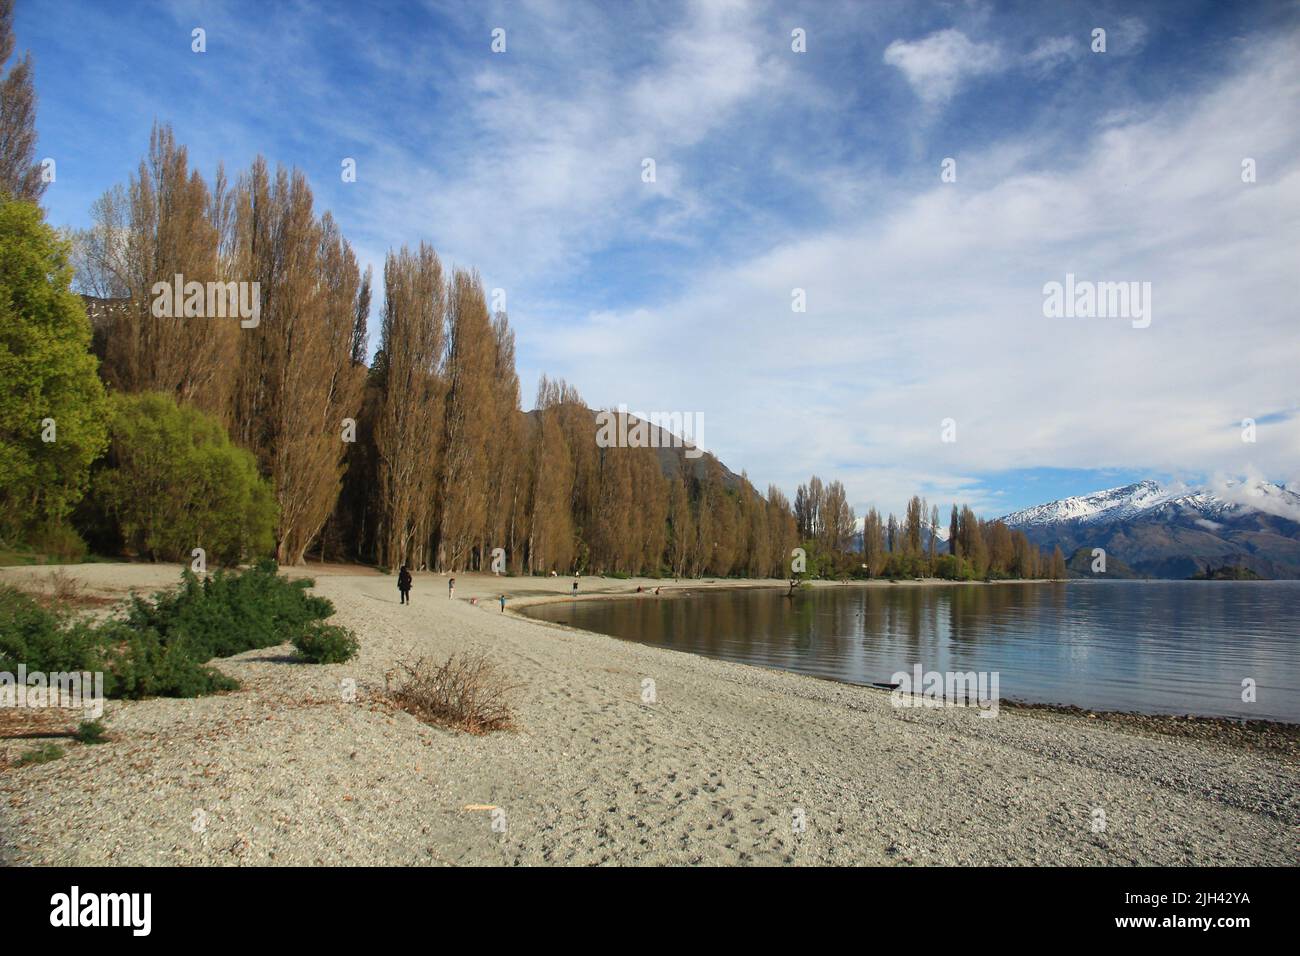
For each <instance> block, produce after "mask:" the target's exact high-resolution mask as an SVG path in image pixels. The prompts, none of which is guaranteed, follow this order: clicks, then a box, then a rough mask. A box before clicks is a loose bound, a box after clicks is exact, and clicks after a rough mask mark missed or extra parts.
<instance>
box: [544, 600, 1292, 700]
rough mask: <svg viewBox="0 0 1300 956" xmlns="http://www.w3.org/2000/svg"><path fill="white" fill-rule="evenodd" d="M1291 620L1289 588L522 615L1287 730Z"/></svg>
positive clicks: (1024, 696) (823, 666) (1007, 694)
mask: <svg viewBox="0 0 1300 956" xmlns="http://www.w3.org/2000/svg"><path fill="white" fill-rule="evenodd" d="M1297 608H1300V581H1262V582H1236V581H1112V582H1092V581H1083V582H1077V583H1071V584H1024V585H1021V584H998V585H965V586H956V587H924V586H917V587H910V586H909V587H892V588H891V587H842V588H816V589H811V590H809V591H806V592H804V593H802V594H798V595H796V596H795V597H793V598H787V597H786V596H785V590H784V589H779V590H778V589H761V590H760V589H753V590H728V591H699V592H696V593H694V594H691V595H689V596H681V597H678V596H673V597H669V596H664V597H659V598H656V597H653V596H649V595H642V596H637V597H635V598H628V599H614V600H598V601H573V602H561V603H557V604H543V605H537V606H535V607H531V608H528V609H527V610H526V613H528V614H530V615H531V616H533V617H536V618H540V619H544V620H548V621H559V622H564V623H566V624H570V625H572V626H573V627H580V628H584V629H586V630H591V631H599V632H601V633H604V634H610V635H613V636H614V637H621V638H625V639H627V640H632V641H639V642H641V643H643V644H653V645H655V646H657V647H668V648H673V649H675V650H679V651H690V652H692V653H696V654H703V655H705V656H707V657H717V658H721V659H723V660H729V661H739V662H741V663H745V664H757V665H759V666H762V667H772V668H779V669H781V670H788V671H795V672H798V673H801V674H812V675H814V676H817V677H826V678H831V679H833V680H838V681H844V682H847V683H852V684H871V683H875V682H885V681H888V680H889V678H890V676H891V675H892V674H893V673H894V672H896V671H907V672H909V673H911V671H912V668H913V665H915V664H920V665H921V666H922V668H923V669H924V670H927V671H940V672H944V671H961V672H965V671H997V672H998V673H999V683H1000V688H999V690H1000V696H1001V697H1002V698H1003V699H1007V700H1020V701H1027V702H1034V703H1054V704H1075V705H1078V706H1080V707H1088V708H1092V709H1098V710H1131V711H1140V712H1145V713H1173V714H1186V713H1192V714H1204V715H1214V716H1228V717H1255V718H1264V719H1269V720H1285V721H1290V722H1293V723H1300V624H1297V618H1296V611H1297ZM1245 678H1252V679H1253V680H1254V681H1255V685H1256V701H1255V703H1253V704H1250V703H1244V702H1243V701H1242V700H1241V694H1242V680H1243V679H1245Z"/></svg>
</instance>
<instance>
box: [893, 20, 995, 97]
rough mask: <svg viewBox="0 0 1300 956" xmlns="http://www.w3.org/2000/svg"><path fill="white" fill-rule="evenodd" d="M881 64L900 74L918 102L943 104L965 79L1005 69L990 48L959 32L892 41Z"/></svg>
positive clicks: (992, 48) (946, 32)
mask: <svg viewBox="0 0 1300 956" xmlns="http://www.w3.org/2000/svg"><path fill="white" fill-rule="evenodd" d="M884 61H885V63H887V64H889V65H890V66H895V67H897V68H898V69H899V70H901V71H902V73H903V76H904V77H906V78H907V82H908V83H909V84H910V85H911V87H912V89H913V91H914V92H915V93H916V95H917V96H919V97H920V98H921V100H922V101H923V102H925V103H929V104H938V103H944V102H946V101H948V100H949V99H951V98H952V97H953V95H954V94H955V93H956V92H957V90H958V88H959V87H960V86H961V85H962V84H963V83H964V82H965V81H966V80H967V79H969V78H971V77H974V76H980V75H983V74H986V73H993V72H996V71H998V70H1000V69H1002V68H1004V66H1005V62H1004V61H1003V59H1002V55H1001V53H1000V52H999V51H998V48H997V47H996V46H994V45H993V44H988V43H975V42H973V41H972V40H971V39H970V38H969V37H967V36H966V34H964V33H962V32H961V31H960V30H952V29H949V30H940V31H938V32H937V33H931V34H930V35H929V36H927V37H924V38H922V39H920V40H915V41H907V40H895V41H894V42H893V43H891V44H889V46H888V47H886V48H885V56H884Z"/></svg>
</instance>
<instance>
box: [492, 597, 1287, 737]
mask: <svg viewBox="0 0 1300 956" xmlns="http://www.w3.org/2000/svg"><path fill="white" fill-rule="evenodd" d="M647 580H653V579H647ZM816 583H818V584H822V585H827V586H831V587H853V586H854V585H868V586H871V585H876V586H886V587H887V586H890V585H891V584H893V583H896V582H889V581H859V582H847V583H845V582H838V581H836V582H816ZM897 583H902V582H897ZM906 583H908V584H913V585H914V586H923V585H925V584H928V583H929V580H928V579H927V580H925V581H915V582H906ZM935 583H938V584H947V585H957V584H1064V583H1067V582H1066V581H1040V580H1014V581H1013V580H1007V581H989V582H984V581H978V582H976V581H940V580H936V582H935ZM1104 583H1111V582H1104ZM710 584H712V582H710ZM788 586H789V585H788V584H782V583H781V582H779V581H760V582H756V583H754V584H743V585H740V586H738V587H728V586H727V585H725V584H721V585H717V586H710V587H707V588H706V587H700V588H698V589H697V591H704V590H709V591H720V590H754V589H758V588H765V589H771V590H780V589H782V588H787V587H788ZM675 587H676V585H675ZM687 587H688V586H687V585H681V586H680V588H679V589H678V590H680V591H681V592H684V593H677V594H668V593H666V589H665V593H664V594H661V595H655V594H653V593H641V594H638V593H637V592H636V591H617V592H605V591H600V592H587V593H586V594H583V593H579V595H578V597H577V598H574V597H572V596H571V595H566V594H552V595H545V596H540V595H539V596H531V597H527V598H516V599H514V600H513V601H511V602H510V603H508V604H507V606H506V613H507V614H514V615H516V616H518V617H519V618H521V619H523V620H527V621H530V622H532V623H534V624H542V625H545V626H548V627H554V628H558V629H561V630H565V631H570V632H575V633H582V634H597V635H599V636H601V637H608V638H612V639H614V640H620V641H624V640H626V641H630V639H629V638H622V637H618V636H617V635H613V634H605V633H603V632H601V631H592V630H589V629H587V628H582V627H578V626H576V625H573V624H570V623H568V622H565V621H550V620H546V619H544V618H537V617H532V616H531V615H529V614H527V613H524V612H525V610H526V609H527V608H530V607H538V606H545V605H553V604H561V603H564V602H565V601H569V602H574V601H618V600H632V599H637V598H653V597H656V596H657V597H659V598H660V599H663V598H671V599H673V600H681V599H683V598H687V597H691V596H693V595H692V594H691V592H689V591H688V590H686V588H687ZM630 642H631V643H640V642H637V641H630ZM642 646H645V647H655V648H657V649H659V650H665V651H670V652H673V653H678V654H688V655H691V656H694V657H702V658H705V659H707V660H723V658H712V657H708V656H707V655H703V654H699V653H698V652H696V651H689V650H681V649H678V648H672V647H662V646H661V645H656V644H643V645H642ZM728 662H729V663H733V664H737V665H739V666H741V667H758V668H760V669H763V670H774V671H778V672H780V673H784V674H798V675H799V676H801V677H810V678H812V679H813V680H824V681H829V682H831V683H833V684H842V685H844V686H846V687H859V688H863V689H866V690H870V691H874V692H877V693H881V694H889V693H890V691H888V690H886V689H884V688H882V687H877V686H876V685H874V684H861V683H856V682H854V681H845V680H839V679H837V678H834V677H826V676H822V675H819V674H806V673H803V672H800V671H791V670H785V669H783V668H779V667H766V666H764V665H761V664H751V663H747V662H745V661H728ZM998 706H999V707H1007V708H1013V709H1016V710H1021V711H1026V712H1035V711H1038V712H1042V713H1045V714H1054V715H1059V716H1061V717H1067V718H1071V719H1079V720H1098V721H1102V722H1106V723H1110V724H1115V725H1118V726H1119V727H1120V728H1122V729H1124V730H1127V731H1129V732H1132V733H1134V734H1141V733H1144V732H1145V733H1160V734H1164V735H1166V736H1170V737H1180V738H1192V739H1198V740H1206V741H1216V742H1220V743H1223V744H1225V745H1227V746H1239V747H1245V748H1246V749H1251V748H1258V749H1263V750H1269V751H1272V752H1275V753H1278V754H1281V755H1283V756H1287V757H1290V758H1292V759H1300V722H1292V721H1286V720H1272V719H1267V718H1258V717H1231V716H1225V715H1220V714H1192V713H1147V712H1145V711H1137V710H1105V709H1098V708H1092V707H1083V706H1081V705H1078V704H1065V703H1059V702H1052V701H1027V700H1020V699H1017V698H1009V697H1002V698H999V700H998Z"/></svg>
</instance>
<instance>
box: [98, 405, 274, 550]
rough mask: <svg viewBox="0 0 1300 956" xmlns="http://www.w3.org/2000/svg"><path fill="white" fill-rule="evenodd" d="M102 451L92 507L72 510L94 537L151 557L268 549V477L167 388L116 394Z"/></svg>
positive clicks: (271, 506)
mask: <svg viewBox="0 0 1300 956" xmlns="http://www.w3.org/2000/svg"><path fill="white" fill-rule="evenodd" d="M112 411H113V414H112V418H111V421H110V427H109V435H110V439H111V442H110V445H109V449H108V455H107V456H106V457H105V458H104V460H103V461H102V462H101V463H100V464H99V465H97V466H96V471H95V477H94V483H93V490H92V495H91V499H92V506H91V507H88V508H83V509H82V513H81V514H80V515H79V516H78V517H79V520H81V521H82V522H83V523H84V524H85V525H86V526H88V527H90V528H93V529H94V531H95V535H96V537H97V539H102V540H105V541H109V540H120V541H121V542H122V545H123V546H124V547H125V548H126V549H127V550H129V551H132V552H134V553H136V554H139V555H141V556H144V557H148V558H150V559H151V560H155V561H157V560H168V561H176V560H188V559H189V557H190V554H191V551H192V550H193V549H194V548H203V549H204V550H205V551H206V552H207V557H208V560H210V561H212V562H213V563H215V564H223V565H235V564H238V563H239V562H240V561H243V560H245V559H249V558H256V557H258V556H260V555H264V554H267V553H269V552H270V551H271V550H272V548H273V547H274V545H275V540H274V532H275V523H276V519H277V508H276V504H275V498H274V496H273V495H272V493H271V487H270V485H269V484H268V483H267V482H266V481H265V480H264V479H263V478H262V477H261V476H260V475H259V474H258V470H257V462H256V461H255V460H254V458H253V456H252V455H251V454H249V453H248V452H247V451H245V450H244V449H242V448H239V447H237V446H235V445H234V444H232V443H231V441H230V437H229V436H228V435H227V434H226V431H225V429H224V428H222V427H221V423H220V422H218V421H217V420H216V419H215V418H212V417H211V416H208V415H205V414H203V413H202V412H200V411H198V410H197V409H195V408H190V407H189V406H184V405H177V404H176V402H175V401H174V400H173V399H172V398H171V397H170V396H167V395H161V394H157V393H146V394H141V395H114V396H113V398H112Z"/></svg>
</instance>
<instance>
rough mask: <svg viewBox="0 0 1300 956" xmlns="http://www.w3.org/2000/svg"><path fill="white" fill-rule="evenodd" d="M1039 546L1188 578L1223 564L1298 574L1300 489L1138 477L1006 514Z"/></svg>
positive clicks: (1271, 574) (1271, 573) (1261, 571)
mask: <svg viewBox="0 0 1300 956" xmlns="http://www.w3.org/2000/svg"><path fill="white" fill-rule="evenodd" d="M1002 521H1004V522H1005V523H1006V524H1007V525H1008V526H1009V527H1011V528H1018V529H1020V530H1021V531H1024V532H1025V534H1026V535H1028V536H1029V539H1030V540H1031V541H1034V542H1035V543H1037V544H1040V545H1047V546H1050V545H1053V544H1059V545H1060V546H1061V549H1062V550H1063V551H1065V553H1066V554H1067V555H1069V554H1071V553H1072V552H1073V551H1074V550H1076V549H1078V548H1084V547H1086V548H1089V549H1091V548H1094V547H1101V548H1105V549H1106V551H1107V553H1108V554H1112V555H1114V556H1116V557H1119V558H1121V559H1122V560H1123V561H1124V562H1126V563H1127V564H1128V565H1129V566H1131V567H1132V568H1133V569H1134V570H1135V571H1136V572H1137V573H1139V574H1145V575H1148V576H1152V577H1189V576H1190V575H1192V574H1195V573H1197V572H1199V571H1205V570H1207V569H1214V568H1217V567H1223V566H1233V567H1237V566H1239V567H1245V568H1249V569H1251V570H1252V571H1254V572H1255V573H1257V574H1258V575H1259V576H1261V577H1300V494H1297V492H1296V491H1294V490H1292V489H1291V488H1289V487H1288V486H1286V485H1277V484H1273V483H1271V482H1267V481H1258V480H1256V481H1221V482H1218V483H1216V484H1215V485H1214V486H1213V487H1212V488H1189V487H1186V486H1183V485H1178V486H1172V485H1170V486H1166V485H1162V484H1161V483H1159V482H1157V481H1151V480H1147V481H1139V482H1136V483H1135V484H1131V485H1125V486H1123V487H1121V488H1110V489H1107V490H1105V491H1097V492H1094V493H1092V494H1088V495H1077V496H1074V497H1070V498H1062V499H1060V500H1059V501H1050V502H1048V503H1046V504H1042V505H1036V506H1035V507H1032V508H1026V509H1024V510H1021V511H1016V512H1013V513H1012V514H1009V515H1006V516H1005V517H1003V518H1002Z"/></svg>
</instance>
